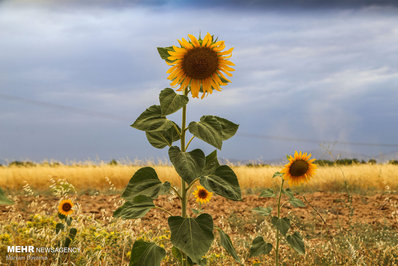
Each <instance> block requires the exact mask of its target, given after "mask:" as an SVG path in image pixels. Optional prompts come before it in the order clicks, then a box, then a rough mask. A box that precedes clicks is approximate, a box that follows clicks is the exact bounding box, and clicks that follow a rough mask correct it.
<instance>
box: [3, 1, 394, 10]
mask: <svg viewBox="0 0 398 266" xmlns="http://www.w3.org/2000/svg"><path fill="white" fill-rule="evenodd" d="M3 2H11V3H17V4H19V3H22V4H24V5H26V4H32V1H28V0H5V1H3ZM33 4H34V5H40V4H43V5H50V6H73V5H79V6H88V7H90V6H91V7H93V6H94V7H98V6H102V7H116V8H123V7H137V6H147V7H154V8H156V7H174V8H175V7H184V8H192V7H196V8H206V7H208V8H214V7H221V8H233V9H234V8H247V9H259V8H260V9H261V8H264V9H275V8H276V9H279V8H294V9H296V8H297V9H311V8H315V9H323V8H363V7H370V6H398V2H397V1H395V0H377V1H375V0H330V1H326V0H201V1H197V0H189V1H186V0H119V1H114V0H85V1H81V0H58V1H52V0H37V1H34V3H33Z"/></svg>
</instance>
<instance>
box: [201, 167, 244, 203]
mask: <svg viewBox="0 0 398 266" xmlns="http://www.w3.org/2000/svg"><path fill="white" fill-rule="evenodd" d="M200 183H201V184H202V186H204V187H205V188H206V189H208V190H210V191H212V192H214V193H216V194H217V195H220V196H223V197H225V198H227V199H231V200H241V199H242V194H241V190H240V186H239V182H238V178H237V177H236V175H235V173H234V171H233V170H232V169H231V168H230V167H229V166H228V165H221V166H219V167H217V169H216V171H215V172H214V174H210V175H205V176H201V177H200Z"/></svg>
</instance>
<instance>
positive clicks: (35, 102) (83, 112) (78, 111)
mask: <svg viewBox="0 0 398 266" xmlns="http://www.w3.org/2000/svg"><path fill="white" fill-rule="evenodd" d="M0 99H3V100H11V101H17V102H23V103H28V104H32V105H36V106H41V107H48V108H53V109H58V110H63V111H67V112H72V113H76V114H81V115H86V116H92V117H98V118H104V119H111V120H118V121H123V122H126V121H131V118H128V117H123V116H118V115H111V114H108V113H103V112H98V111H92V110H87V109H83V108H78V107H72V106H67V105H62V104H54V103H49V102H44V101H38V100H32V99H26V98H23V97H19V96H13V95H6V94H2V93H0ZM237 136H239V137H244V138H251V139H267V140H277V141H284V142H286V141H289V142H306V143H316V144H319V143H324V144H340V145H352V146H375V147H398V144H387V143H368V142H348V141H331V140H326V141H325V140H314V139H302V138H292V137H285V136H272V135H258V134H249V133H238V134H237Z"/></svg>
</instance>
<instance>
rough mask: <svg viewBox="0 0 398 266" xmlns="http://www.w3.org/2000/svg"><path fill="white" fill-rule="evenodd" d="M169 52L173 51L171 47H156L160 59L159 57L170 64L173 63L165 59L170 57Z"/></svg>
mask: <svg viewBox="0 0 398 266" xmlns="http://www.w3.org/2000/svg"><path fill="white" fill-rule="evenodd" d="M169 51H174V49H173V46H169V47H158V52H159V55H160V57H161V58H162V59H163V60H166V61H167V62H169V63H171V62H173V61H171V60H169V59H167V58H168V57H169V56H170V54H169Z"/></svg>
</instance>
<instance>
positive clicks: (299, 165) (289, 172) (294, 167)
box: [281, 151, 316, 185]
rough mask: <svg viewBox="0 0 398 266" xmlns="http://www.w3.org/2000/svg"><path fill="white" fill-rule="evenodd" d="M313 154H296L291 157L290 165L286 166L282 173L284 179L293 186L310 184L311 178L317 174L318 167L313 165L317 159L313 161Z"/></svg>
mask: <svg viewBox="0 0 398 266" xmlns="http://www.w3.org/2000/svg"><path fill="white" fill-rule="evenodd" d="M310 158H311V154H309V155H307V153H302V152H301V151H300V153H297V151H296V152H295V153H294V156H291V155H290V156H289V163H287V164H286V165H285V167H284V168H283V170H282V171H281V173H283V174H284V175H283V177H284V178H285V179H286V180H287V181H288V182H289V184H291V185H298V184H300V183H302V182H308V181H309V179H310V177H311V176H313V175H314V174H315V169H316V165H315V164H313V161H315V159H311V160H310Z"/></svg>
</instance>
